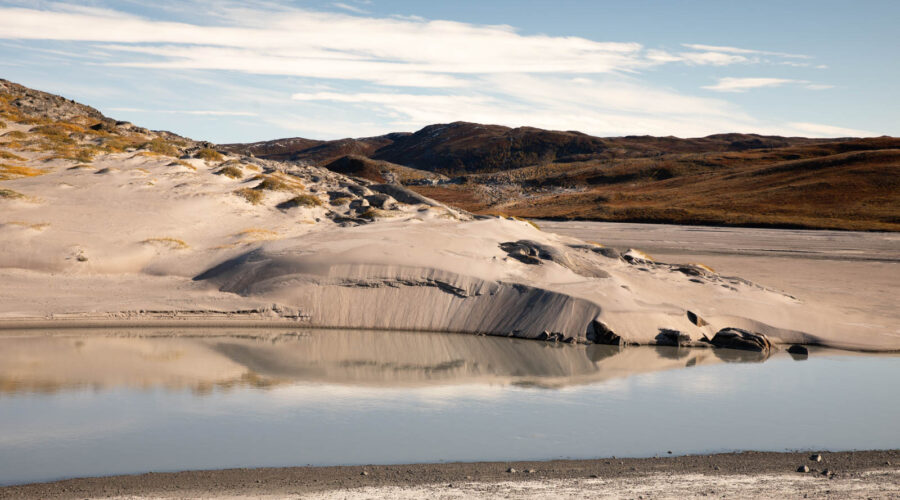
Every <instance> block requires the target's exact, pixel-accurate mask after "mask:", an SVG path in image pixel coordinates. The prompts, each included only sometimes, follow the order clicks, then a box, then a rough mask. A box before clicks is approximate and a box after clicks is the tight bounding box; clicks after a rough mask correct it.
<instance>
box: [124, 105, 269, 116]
mask: <svg viewBox="0 0 900 500" xmlns="http://www.w3.org/2000/svg"><path fill="white" fill-rule="evenodd" d="M107 110H109V111H119V112H123V113H162V114H169V115H198V116H259V113H252V112H250V111H219V110H207V109H199V110H198V109H143V108H120V107H115V108H107Z"/></svg>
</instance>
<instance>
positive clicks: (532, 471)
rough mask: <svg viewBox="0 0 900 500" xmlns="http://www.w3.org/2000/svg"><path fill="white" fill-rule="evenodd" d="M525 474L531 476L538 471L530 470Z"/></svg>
mask: <svg viewBox="0 0 900 500" xmlns="http://www.w3.org/2000/svg"><path fill="white" fill-rule="evenodd" d="M525 472H527V473H529V474H534V473H535V472H537V471H536V470H534V469H528V470H527V471H525Z"/></svg>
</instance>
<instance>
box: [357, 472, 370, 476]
mask: <svg viewBox="0 0 900 500" xmlns="http://www.w3.org/2000/svg"><path fill="white" fill-rule="evenodd" d="M359 475H360V476H368V475H369V473H368V472H366V471H362V472H360V473H359Z"/></svg>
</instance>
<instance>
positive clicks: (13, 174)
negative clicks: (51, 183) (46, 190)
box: [0, 163, 45, 181]
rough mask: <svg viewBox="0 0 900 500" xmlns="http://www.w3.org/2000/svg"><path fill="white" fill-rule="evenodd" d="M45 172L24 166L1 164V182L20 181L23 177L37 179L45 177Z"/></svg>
mask: <svg viewBox="0 0 900 500" xmlns="http://www.w3.org/2000/svg"><path fill="white" fill-rule="evenodd" d="M44 173H45V172H44V171H43V170H40V169H37V168H31V167H25V166H22V165H7V164H5V163H0V181H8V180H10V179H19V178H22V177H36V176H38V175H43V174H44Z"/></svg>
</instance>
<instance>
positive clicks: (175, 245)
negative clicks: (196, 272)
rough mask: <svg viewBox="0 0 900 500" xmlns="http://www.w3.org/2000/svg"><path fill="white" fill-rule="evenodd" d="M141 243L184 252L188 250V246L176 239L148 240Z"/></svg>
mask: <svg viewBox="0 0 900 500" xmlns="http://www.w3.org/2000/svg"><path fill="white" fill-rule="evenodd" d="M141 243H144V244H148V245H158V246H165V247H168V248H171V249H173V250H186V249H188V248H190V245H188V244H187V243H185V242H184V240H179V239H178V238H169V237H165V238H148V239H146V240H144V241H142V242H141Z"/></svg>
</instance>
